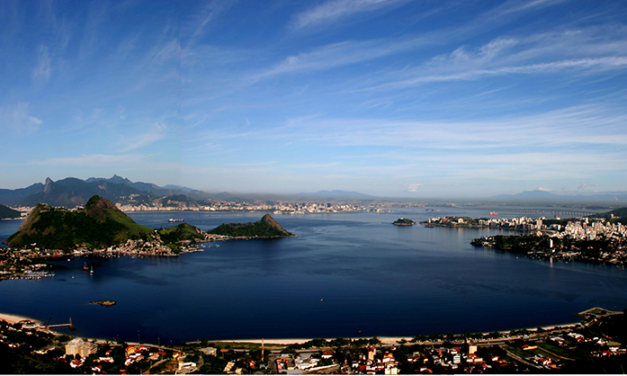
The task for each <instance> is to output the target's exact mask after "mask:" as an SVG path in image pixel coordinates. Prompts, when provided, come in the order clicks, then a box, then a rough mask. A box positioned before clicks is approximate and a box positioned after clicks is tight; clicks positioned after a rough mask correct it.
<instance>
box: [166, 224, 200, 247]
mask: <svg viewBox="0 0 627 376" xmlns="http://www.w3.org/2000/svg"><path fill="white" fill-rule="evenodd" d="M158 233H159V236H160V237H161V240H163V241H164V242H165V243H178V242H181V241H186V240H189V241H191V242H195V241H198V240H203V239H204V235H202V233H201V232H200V231H199V230H198V229H197V228H196V227H194V226H192V225H189V224H187V223H181V224H180V225H178V226H175V227H170V228H161V229H159V230H158Z"/></svg>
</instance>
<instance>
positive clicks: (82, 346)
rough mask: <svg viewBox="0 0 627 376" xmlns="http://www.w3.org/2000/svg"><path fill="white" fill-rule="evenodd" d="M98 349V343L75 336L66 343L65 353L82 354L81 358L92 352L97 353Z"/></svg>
mask: <svg viewBox="0 0 627 376" xmlns="http://www.w3.org/2000/svg"><path fill="white" fill-rule="evenodd" d="M96 351H98V345H96V344H95V343H90V342H86V341H83V340H82V339H80V338H74V339H73V340H71V341H70V342H68V343H67V345H65V355H76V354H78V355H80V356H81V358H86V357H88V356H89V355H91V354H95V353H96Z"/></svg>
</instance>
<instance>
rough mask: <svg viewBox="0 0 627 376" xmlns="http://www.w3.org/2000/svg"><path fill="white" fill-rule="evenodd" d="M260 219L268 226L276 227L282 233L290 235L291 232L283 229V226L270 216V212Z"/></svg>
mask: <svg viewBox="0 0 627 376" xmlns="http://www.w3.org/2000/svg"><path fill="white" fill-rule="evenodd" d="M261 221H262V222H264V223H266V224H267V225H268V226H270V227H272V228H274V229H276V230H277V231H280V232H282V233H284V234H285V235H288V236H289V235H292V234H291V233H289V232H287V230H285V229H284V228H283V227H281V225H280V224H279V222H277V221H275V220H274V218H272V216H271V215H270V214H266V215H264V216H263V217H262V218H261Z"/></svg>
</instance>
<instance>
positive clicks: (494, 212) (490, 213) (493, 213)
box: [490, 212, 499, 215]
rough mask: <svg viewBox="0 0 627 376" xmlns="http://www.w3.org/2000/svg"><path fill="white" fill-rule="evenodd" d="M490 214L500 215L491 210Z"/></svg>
mask: <svg viewBox="0 0 627 376" xmlns="http://www.w3.org/2000/svg"><path fill="white" fill-rule="evenodd" d="M490 215H499V213H495V212H490Z"/></svg>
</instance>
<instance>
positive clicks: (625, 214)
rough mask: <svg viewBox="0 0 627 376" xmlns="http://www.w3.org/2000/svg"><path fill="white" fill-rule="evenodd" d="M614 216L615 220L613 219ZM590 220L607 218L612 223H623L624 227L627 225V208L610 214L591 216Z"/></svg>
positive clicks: (615, 210)
mask: <svg viewBox="0 0 627 376" xmlns="http://www.w3.org/2000/svg"><path fill="white" fill-rule="evenodd" d="M612 216H613V217H614V218H612ZM589 218H605V219H607V220H608V222H610V223H621V224H623V225H627V208H619V209H614V210H612V211H609V212H605V213H599V214H595V215H591V216H589Z"/></svg>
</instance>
